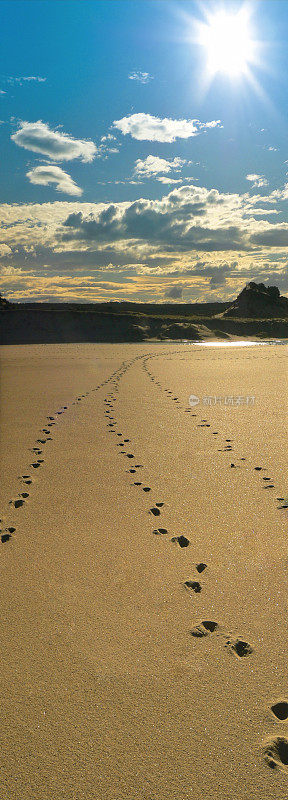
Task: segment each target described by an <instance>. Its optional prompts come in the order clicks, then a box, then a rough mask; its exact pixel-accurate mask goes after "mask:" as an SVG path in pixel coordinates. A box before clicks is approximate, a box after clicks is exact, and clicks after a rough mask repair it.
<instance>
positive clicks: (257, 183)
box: [246, 172, 268, 189]
mask: <svg viewBox="0 0 288 800" xmlns="http://www.w3.org/2000/svg"><path fill="white" fill-rule="evenodd" d="M246 181H250V183H252V189H254V188H256V189H261V188H262V186H268V181H267V178H265V177H264V175H257V173H254V172H252V173H250V174H249V175H246Z"/></svg>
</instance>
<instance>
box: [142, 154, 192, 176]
mask: <svg viewBox="0 0 288 800" xmlns="http://www.w3.org/2000/svg"><path fill="white" fill-rule="evenodd" d="M184 164H186V161H185V159H184V158H174V159H173V161H168V159H166V158H159V156H147V158H144V159H143V160H141V158H137V161H136V162H135V169H134V172H135V175H139V176H140V177H147V178H150V177H151V175H157V174H158V173H159V172H165V173H167V172H171V170H177V171H179V170H180V169H181V167H183V165H184Z"/></svg>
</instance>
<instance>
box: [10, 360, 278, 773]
mask: <svg viewBox="0 0 288 800" xmlns="http://www.w3.org/2000/svg"><path fill="white" fill-rule="evenodd" d="M158 355H164V353H161V354H160V353H159V354H158ZM165 355H166V353H165ZM155 357H157V356H152V354H151V353H146V354H144V355H143V354H142V355H139V356H136V357H135V358H133V359H132V360H131V361H123V362H122V364H121V366H120V367H119V368H118V369H117V370H115V371H114V372H113V373H112V374H111V375H110V376H109V377H108V378H107V379H106V380H105V381H102V382H101V383H99V385H98V386H96V387H95V388H93V389H91V390H90V391H88V392H86V393H84V394H83V395H80V396H78V397H77V398H76V399H75V400H74V401H72V403H71V405H77V404H79V403H80V402H82V400H84V399H85V397H88V395H90V394H91V393H93V392H96V391H99V390H100V389H102V388H104V387H105V386H106V385H108V384H110V385H111V386H112V389H111V391H110V392H109V393H108V394H107V396H106V397H105V398H104V406H105V412H104V413H105V417H106V419H107V428H108V433H110V434H112V435H114V436H115V443H116V446H117V447H118V448H119V450H118V452H119V454H120V455H121V456H124V457H125V458H127V459H128V460H129V462H130V466H129V468H128V469H127V470H126V472H127V474H128V475H129V476H132V475H133V476H134V477H135V478H137V480H134V481H133V483H132V484H131V485H132V486H135V487H137V488H139V489H141V490H142V491H143V492H144V493H145V494H147V495H149V496H150V492H151V491H152V489H151V487H150V486H147V485H145V484H144V483H143V481H142V480H138V478H141V470H142V469H143V464H138V463H136V459H135V456H134V453H131V452H130V449H132V447H131V440H130V439H129V438H128V437H125V436H124V434H123V433H122V432H121V431H118V430H117V420H116V417H115V410H114V404H115V403H116V401H117V395H118V392H119V383H120V380H121V378H122V377H123V375H124V374H125V373H126V372H127V370H128V369H130V368H131V367H132V366H133V365H134V364H135V363H136V362H137V361H138V360H141V361H142V367H143V369H144V371H145V372H146V373H147V375H148V377H149V378H150V380H151V381H152V383H155V385H156V386H158V387H159V389H161V390H162V391H164V392H165V393H166V394H167V396H168V397H170V398H171V399H172V401H173V402H174V403H175V405H177V406H178V408H179V409H181V410H184V412H185V413H190V415H191V416H192V417H194V418H196V419H197V416H198V415H197V414H196V413H194V412H192V409H191V408H185V409H184V408H183V406H182V404H181V403H180V401H179V398H178V397H177V395H175V394H174V393H173V392H172V390H170V389H168V388H163V387H162V385H161V383H160V381H158V380H156V378H155V376H154V375H152V373H151V372H150V370H149V369H148V367H147V363H148V361H149V360H150V359H151V358H155ZM68 410H69V406H68V405H67V406H61V407H60V409H59V410H57V411H56V412H55V413H54V414H51V415H49V416H48V417H47V422H46V424H45V426H44V427H43V428H42V429H41V431H40V434H39V438H37V440H36V443H35V445H34V446H33V447H32V448H31V452H32V453H33V456H34V458H33V460H32V462H31V463H30V468H31V471H28V470H27V472H25V474H23V475H21V476H20V477H19V480H20V481H21V484H22V487H30V486H31V485H32V484H33V482H34V471H36V470H38V469H40V468H41V467H42V465H43V464H44V463H45V460H44V458H40V456H42V455H43V447H44V446H45V445H46V444H47V442H50V441H52V438H53V437H52V436H51V433H52V431H51V428H53V426H54V425H57V419H58V418H59V417H60V416H61V415H62V414H65V413H66V412H67V411H68ZM198 425H199V427H202V428H211V424H210V423H209V422H208V420H207V419H201V420H200V421H199V423H198ZM211 433H212V435H213V436H217V435H219V434H218V431H211ZM128 445H129V447H128ZM128 450H129V452H128ZM232 450H233V447H232V440H231V439H228V438H227V439H226V440H225V441H224V447H222V448H221V449H220V450H219V452H231V451H232ZM239 460H240V461H245V460H246V459H245V458H244V457H243V456H242V457H240V459H239ZM236 466H240V465H236V464H235V463H231V464H230V467H231V468H236ZM254 471H255V472H256V473H260V472H264V471H265V468H264V467H262V466H258V465H257V466H255V467H254ZM262 477H263V481H265V483H266V486H265V487H264V488H267V489H268V488H269V489H270V488H271V489H272V488H274V485H273V483H272V482H271V478H270V477H268V476H266V475H265V476H262ZM28 498H29V492H28V491H27V490H26V488H25V489H24V491H21V492H19V493H18V495H17V497H16V498H15V499H13V500H10V501H9V505H10V506H12V507H13V508H15V509H19V508H21V507H22V506H23V505H24V504H25V502H26V501H27V500H28ZM277 499H278V501H279V502H280V503H281V505H280V506H279V508H288V499H286V498H280V497H279V498H277ZM164 505H165V503H164V501H163V500H161V501H159V500H157V501H156V502H154V503H153V504H152V503H151V504H150V507H149V509H147V510H148V513H149V517H150V518H151V520H152V519H153V520H155V523H156V525H157V524H159V520H158V518H159V517H160V515H161V513H162V509H163V508H164ZM156 520H157V522H156ZM1 522H3V520H0V523H1ZM15 531H16V527H15V525H14V524H9V525H7V527H4V528H3V529H0V532H1V542H2V543H5V542H7V541H9V539H11V536H12V535H13V534H14V533H15ZM152 533H153V535H155V536H160V537H161V536H164V537H167V538H169V531H168V530H167V528H165V527H162V526H159V527H154V528H153V529H152ZM170 542H171V543H172V544H175V545H177V546H178V547H180V548H183V549H184V548H188V547H190V545H191V543H190V541H189V539H188V538H187V537H186V536H183V535H182V534H179V535H174V536H172V537H171V538H170ZM206 570H208V565H207V564H206V563H204V562H199V563H197V564H195V573H196V574H195V576H193V577H192V578H191V577H189V578H187V579H186V580H185V581H184V584H183V589H184V590H185V591H186V592H188V593H189V594H190V596H192V597H193V596H195V595H197V594H200V593H201V592H202V589H203V588H204V587H205V574H204V573H205V572H206ZM200 575H203V580H204V584H203V585H202V583H201V582H200V580H199V579H198V578H199V576H200ZM197 576H198V578H197ZM190 635H191V637H192V639H194V640H198V639H203V638H205V637H207V636H211V635H215V636H217V635H218V636H219V635H220V636H221V637H223V639H224V647H225V649H226V650H227V651H229V652H230V653H231V654H232V655H233V656H235V657H236V658H237V659H243V658H247V657H248V656H251V655H252V654H253V647H252V646H251V645H250V644H249V642H247V641H245V639H243V638H240V637H236V638H235V637H233V636H231V634H230V633H229V632H227V631H225V630H224V628H223V627H222V626H221V625H220V624H219V623H218V622H216V621H215V620H210V619H209V620H207V619H205V620H201V621H199V622H197V623H196V624H195V625H194V626H193V627H192V628H191V630H190ZM270 712H271V719H273V721H274V722H277V723H278V724H279V723H287V722H288V702H287V701H286V700H285V699H282V698H281V699H280V700H277V701H275V702H274V703H273V704H272V705H271V707H270ZM262 750H263V758H264V760H265V762H266V764H267V765H268V766H269V767H270V768H272V769H277V768H278V769H281V770H285V771H288V739H287V738H286V736H285V735H279V736H270V737H268V738H267V739H266V740H265V741H264V743H263V747H262Z"/></svg>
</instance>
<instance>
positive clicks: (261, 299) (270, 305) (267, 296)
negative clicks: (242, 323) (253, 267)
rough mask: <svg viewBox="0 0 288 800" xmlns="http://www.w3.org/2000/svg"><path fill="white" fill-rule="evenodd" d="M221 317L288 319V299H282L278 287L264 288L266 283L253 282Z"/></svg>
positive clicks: (248, 284)
mask: <svg viewBox="0 0 288 800" xmlns="http://www.w3.org/2000/svg"><path fill="white" fill-rule="evenodd" d="M220 316H221V317H222V318H223V317H224V318H225V317H241V318H242V319H247V317H254V319H263V318H265V319H285V318H286V317H288V299H287V297H281V295H280V291H279V289H278V287H277V286H264V283H254V282H253V281H251V282H250V283H247V286H245V288H244V289H242V292H240V294H239V295H238V297H237V298H236V300H235V301H234V302H233V303H231V305H230V306H229V308H227V309H226V310H225V311H224V312H223V313H222V314H221V315H220Z"/></svg>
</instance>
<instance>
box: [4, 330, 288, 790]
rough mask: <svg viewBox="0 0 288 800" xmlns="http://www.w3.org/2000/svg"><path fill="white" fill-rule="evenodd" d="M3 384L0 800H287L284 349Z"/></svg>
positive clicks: (113, 351) (74, 349)
mask: <svg viewBox="0 0 288 800" xmlns="http://www.w3.org/2000/svg"><path fill="white" fill-rule="evenodd" d="M1 372H2V381H1V463H2V476H3V478H2V487H1V528H2V530H1V535H2V544H1V612H2V614H1V616H2V624H1V772H0V797H1V800H190V798H191V800H192V798H193V800H194V798H196V797H197V798H201V800H235V798H236V797H238V798H241V800H252V798H253V800H287V782H288V727H287V725H288V721H287V720H288V706H287V709H286V717H285V708H286V707H285V705H284V706H282V705H281V704H282V701H283V702H286V703H288V694H287V577H288V546H287V541H288V540H287V532H288V526H287V520H288V517H287V513H288V511H287V505H288V502H287V492H288V489H287V413H288V400H287V397H288V392H287V389H288V378H287V376H288V371H287V345H286V346H285V345H283V346H281V345H278V346H277V345H274V346H268V345H258V346H257V345H256V346H252V347H233V346H231V345H230V346H229V345H228V346H223V347H207V346H205V345H200V346H198V345H188V344H187V345H185V344H184V343H183V344H175V343H171V344H168V343H167V344H166V343H165V344H164V345H163V343H159V344H151V343H143V344H127V345H121V344H119V345H118V344H116V345H109V344H79V345H75V344H63V345H60V344H59V345H58V344H55V345H53V344H49V345H23V346H7V347H2V348H1ZM191 395H194V396H195V397H196V401H195V405H190V403H189V397H190V396H191ZM197 400H198V402H197ZM285 506H286V507H285ZM278 701H280V707H278V706H277V703H278ZM275 704H276V708H275ZM272 706H274V711H273V710H272ZM279 715H280V718H279ZM281 717H282V718H281ZM283 717H284V718H283Z"/></svg>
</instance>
